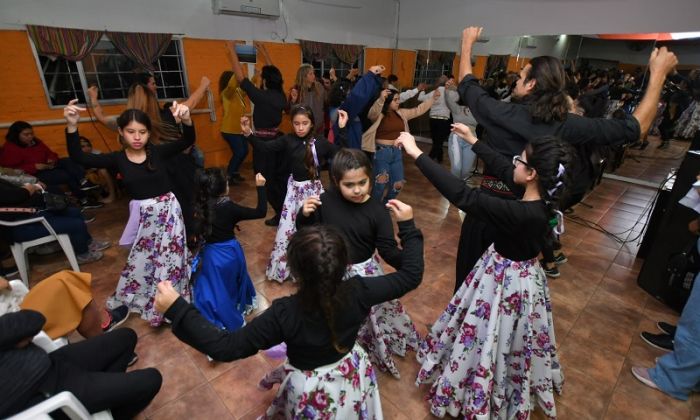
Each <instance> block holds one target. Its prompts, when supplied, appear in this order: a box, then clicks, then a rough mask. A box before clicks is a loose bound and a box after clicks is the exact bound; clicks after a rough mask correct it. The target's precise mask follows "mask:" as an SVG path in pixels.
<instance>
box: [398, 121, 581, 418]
mask: <svg viewBox="0 0 700 420" xmlns="http://www.w3.org/2000/svg"><path fill="white" fill-rule="evenodd" d="M453 127H454V128H453V131H455V132H457V134H459V135H460V136H461V137H464V138H467V139H469V142H470V143H472V144H473V146H472V150H473V151H474V152H475V153H476V154H477V155H479V157H480V158H482V159H483V160H484V161H485V162H486V165H487V166H488V167H489V168H491V169H492V170H495V172H494V173H495V174H496V175H497V176H498V179H502V180H513V183H514V184H517V185H513V187H516V186H519V187H520V188H524V194H523V198H522V200H519V201H515V200H509V199H504V198H500V197H495V196H492V195H487V194H482V193H481V191H480V190H478V189H472V188H470V187H468V186H467V185H466V184H465V183H464V182H463V181H462V180H460V179H458V178H457V177H455V176H454V175H452V174H450V173H449V172H448V171H447V170H446V169H444V168H443V167H442V166H441V165H439V164H436V163H434V162H433V161H432V160H431V159H430V158H428V157H427V156H424V155H423V153H422V152H421V150H420V149H419V148H418V147H417V146H416V143H415V140H414V139H413V137H412V136H411V135H410V134H408V133H403V134H402V135H401V137H400V138H399V140H398V141H399V143H401V144H402V145H403V147H404V148H405V149H406V153H407V154H408V155H409V156H411V157H413V158H414V159H416V166H418V168H419V169H420V170H421V171H422V172H423V174H424V175H425V176H426V177H427V178H428V180H430V182H432V183H433V185H435V187H436V188H437V189H438V190H439V191H440V192H441V193H442V194H443V195H444V196H445V198H447V199H448V200H449V201H450V202H451V203H452V204H454V205H455V206H456V207H458V208H459V209H461V210H463V211H465V212H466V213H467V215H468V216H467V217H474V218H480V219H482V220H484V221H486V222H487V223H488V225H489V229H494V233H495V235H494V237H496V238H497V239H496V240H495V242H494V243H493V244H492V245H491V246H490V247H489V248H488V249H487V251H486V252H484V254H483V255H482V257H481V259H479V261H478V262H477V263H476V265H475V266H474V268H473V269H472V271H471V272H470V273H469V275H468V276H467V278H466V279H465V281H464V284H462V286H461V287H460V288H459V289H458V290H457V292H456V293H455V295H454V297H453V298H452V300H451V301H450V303H449V304H448V305H447V308H446V309H445V311H444V312H443V313H442V315H440V317H439V318H438V320H437V321H436V322H435V324H434V325H433V326H432V328H431V330H430V332H429V334H428V336H427V337H426V338H425V340H424V341H422V342H421V344H420V349H419V351H418V361H419V362H420V363H421V364H422V366H421V369H420V371H419V372H418V378H417V379H416V384H420V383H431V384H432V387H431V389H430V393H429V395H428V400H429V402H430V411H431V412H432V413H433V414H434V415H436V416H438V417H443V416H445V414H449V415H452V416H459V415H462V416H464V417H465V418H467V419H495V418H497V419H516V418H517V419H525V418H528V417H529V415H530V411H532V409H533V408H534V404H535V403H537V404H539V406H540V407H541V408H542V410H543V411H544V413H545V415H546V416H547V417H549V418H555V417H556V411H555V408H554V392H555V391H556V392H561V385H562V382H563V376H562V374H561V370H560V367H559V360H558V358H557V355H556V342H555V339H554V327H553V323H552V312H551V305H550V299H549V290H548V288H547V282H546V276H545V273H544V271H543V269H542V267H541V266H540V263H539V261H538V259H537V255H538V254H539V252H540V248H541V244H542V242H543V240H544V238H545V235H546V234H547V232H548V230H549V226H548V221H549V220H550V219H551V218H553V217H555V216H556V215H558V220H559V221H561V213H557V212H556V211H555V209H556V205H557V202H558V199H559V197H560V195H561V194H562V191H563V189H564V184H565V180H564V178H565V173H566V171H565V165H567V164H568V162H569V152H568V149H567V146H566V145H565V144H564V143H562V142H561V141H560V140H558V139H557V138H554V137H543V138H537V139H535V140H532V141H531V142H530V143H529V144H528V145H527V146H526V147H525V150H524V151H523V152H522V153H521V154H520V155H516V156H513V159H512V161H511V160H510V159H507V158H505V157H504V156H503V155H501V154H500V153H498V152H496V151H494V150H492V149H490V148H489V146H488V145H487V144H485V143H484V142H481V141H477V139H476V137H474V136H473V134H472V133H471V132H470V131H469V128H468V127H467V126H465V125H463V124H454V125H453Z"/></svg>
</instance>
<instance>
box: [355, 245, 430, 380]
mask: <svg viewBox="0 0 700 420" xmlns="http://www.w3.org/2000/svg"><path fill="white" fill-rule="evenodd" d="M381 275H384V270H382V266H381V265H380V264H379V260H378V259H377V256H376V254H375V255H373V256H372V257H371V258H370V259H368V260H367V261H364V262H361V263H357V264H353V265H351V266H350V267H349V268H348V272H347V277H352V276H362V277H377V276H381ZM419 341H420V337H419V336H418V331H416V326H415V325H414V324H413V321H412V320H411V318H410V317H409V316H408V313H406V310H404V308H403V305H402V304H401V302H399V300H398V299H394V300H390V301H388V302H384V303H380V304H378V305H374V306H373V307H372V309H371V310H370V313H369V316H368V317H367V319H366V320H365V322H364V324H362V327H360V331H358V334H357V342H358V343H360V345H362V347H364V348H365V350H367V352H368V353H369V358H370V360H372V363H373V364H374V365H375V366H376V367H377V368H379V370H381V371H383V372H389V373H391V374H392V375H393V376H394V377H396V378H400V377H401V375H400V374H399V369H398V368H397V367H396V363H395V362H394V357H393V356H394V355H398V356H401V357H404V356H405V355H406V350H413V351H416V350H418V343H419Z"/></svg>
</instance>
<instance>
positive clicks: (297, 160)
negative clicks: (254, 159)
mask: <svg viewBox="0 0 700 420" xmlns="http://www.w3.org/2000/svg"><path fill="white" fill-rule="evenodd" d="M340 131H341V137H342V139H339V142H340V144H344V139H345V138H346V135H345V133H346V130H345V129H342V130H340ZM248 140H249V141H250V144H251V145H253V148H254V149H256V150H262V151H264V152H284V158H285V162H284V163H285V165H286V166H287V168H288V169H289V172H291V174H292V177H294V180H295V181H298V182H300V181H308V180H309V171H308V170H307V169H306V165H305V163H304V158H305V157H306V140H305V139H303V138H301V137H297V136H296V135H295V134H293V133H290V134H285V135H284V136H281V137H277V138H275V139H272V140H263V139H261V138H258V137H255V136H254V135H250V136H248ZM314 144H315V146H316V155H317V156H318V161H319V162H318V163H319V165H320V167H319V168H317V169H318V171H319V172H320V171H321V168H322V167H323V166H324V165H325V164H326V163H327V162H328V161H329V160H330V158H332V157H333V155H335V153H336V152H337V151H338V149H340V146H338V145H336V144H333V143H330V142H329V141H328V140H326V139H325V138H324V137H316V142H315V143H314Z"/></svg>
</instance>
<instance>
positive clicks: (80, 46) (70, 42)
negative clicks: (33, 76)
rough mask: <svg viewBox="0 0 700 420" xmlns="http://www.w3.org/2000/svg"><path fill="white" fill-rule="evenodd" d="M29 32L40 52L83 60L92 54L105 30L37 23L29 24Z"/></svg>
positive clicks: (73, 59) (51, 55) (52, 57)
mask: <svg viewBox="0 0 700 420" xmlns="http://www.w3.org/2000/svg"><path fill="white" fill-rule="evenodd" d="M27 32H28V33H29V37H30V38H31V39H32V41H33V42H34V46H35V47H36V50H37V52H38V53H39V54H41V55H48V56H49V57H51V59H54V60H55V59H56V58H57V57H61V58H65V59H66V60H70V61H79V60H82V59H83V58H85V56H87V55H88V54H90V51H92V50H93V48H95V46H96V45H97V43H98V42H99V41H100V37H102V34H103V31H89V30H87V29H70V28H53V27H50V26H37V25H27Z"/></svg>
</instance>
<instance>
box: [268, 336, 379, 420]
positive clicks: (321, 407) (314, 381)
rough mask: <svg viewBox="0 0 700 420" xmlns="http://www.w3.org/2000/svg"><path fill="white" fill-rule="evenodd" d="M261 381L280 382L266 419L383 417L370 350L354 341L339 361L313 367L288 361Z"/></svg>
mask: <svg viewBox="0 0 700 420" xmlns="http://www.w3.org/2000/svg"><path fill="white" fill-rule="evenodd" d="M271 374H275V375H277V376H276V377H271V376H270V375H268V376H267V377H266V378H265V379H263V380H262V381H261V383H260V385H261V387H264V388H270V387H271V386H272V383H277V382H280V388H279V390H278V391H277V395H276V396H275V399H274V400H273V401H272V404H271V405H270V407H269V408H268V409H267V412H266V413H265V415H264V416H261V417H260V418H264V419H278V418H287V419H382V418H383V417H382V404H381V401H380V399H379V385H378V382H377V377H376V375H375V372H374V368H373V367H372V363H371V362H370V360H369V357H368V356H367V353H366V352H365V351H364V350H363V349H362V347H360V346H358V345H357V344H355V346H354V347H353V348H352V350H350V353H348V354H347V355H345V357H343V358H342V359H340V360H339V361H338V362H336V363H333V364H330V365H326V366H321V367H318V368H316V369H314V370H299V369H297V368H295V367H294V366H292V365H291V364H289V363H285V364H284V365H282V368H281V369H275V370H273V371H272V373H271Z"/></svg>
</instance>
